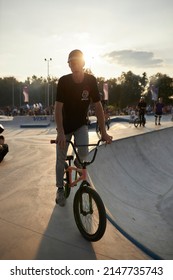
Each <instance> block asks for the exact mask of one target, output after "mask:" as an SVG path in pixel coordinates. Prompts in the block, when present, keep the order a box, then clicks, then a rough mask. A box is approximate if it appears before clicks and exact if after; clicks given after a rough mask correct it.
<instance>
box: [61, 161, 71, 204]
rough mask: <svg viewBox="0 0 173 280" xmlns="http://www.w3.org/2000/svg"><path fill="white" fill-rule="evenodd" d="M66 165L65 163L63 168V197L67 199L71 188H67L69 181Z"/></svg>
mask: <svg viewBox="0 0 173 280" xmlns="http://www.w3.org/2000/svg"><path fill="white" fill-rule="evenodd" d="M67 168H68V164H67V162H65V168H64V178H63V180H64V196H65V198H66V199H67V198H68V197H69V195H70V191H71V188H70V187H69V184H70V179H69V172H68V171H67Z"/></svg>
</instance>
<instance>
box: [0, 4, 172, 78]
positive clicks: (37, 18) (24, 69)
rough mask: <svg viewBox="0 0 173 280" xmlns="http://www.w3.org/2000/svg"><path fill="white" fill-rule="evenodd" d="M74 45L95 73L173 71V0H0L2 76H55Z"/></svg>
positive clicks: (106, 75) (64, 69) (107, 75)
mask: <svg viewBox="0 0 173 280" xmlns="http://www.w3.org/2000/svg"><path fill="white" fill-rule="evenodd" d="M73 49H80V50H82V51H83V53H84V55H85V61H86V65H85V67H86V68H91V71H92V72H93V74H94V75H95V76H96V77H104V78H105V79H110V78H117V77H119V76H121V74H122V72H128V71H129V70H130V71H132V72H133V73H134V74H137V75H142V73H144V72H146V73H147V75H148V77H150V76H151V75H155V74H156V73H158V72H160V73H162V74H167V75H169V76H170V77H173V1H172V0H145V1H144V0H121V1H120V0H106V1H104V0H85V1H84V0H76V1H75V0H63V1H58V0H49V1H47V0H30V1H25V0H0V77H9V76H14V77H15V78H16V79H17V80H19V81H24V80H26V79H27V77H32V76H33V75H36V76H37V77H47V75H48V74H49V75H50V77H57V78H59V77H60V76H62V75H65V74H68V73H70V69H69V67H68V63H67V58H68V54H69V52H70V51H72V50H73ZM45 58H46V59H47V61H45ZM50 58H51V59H52V60H50Z"/></svg>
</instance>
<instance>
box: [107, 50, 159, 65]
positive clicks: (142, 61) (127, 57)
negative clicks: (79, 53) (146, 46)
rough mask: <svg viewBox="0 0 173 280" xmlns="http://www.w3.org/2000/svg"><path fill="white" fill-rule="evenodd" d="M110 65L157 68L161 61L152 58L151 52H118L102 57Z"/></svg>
mask: <svg viewBox="0 0 173 280" xmlns="http://www.w3.org/2000/svg"><path fill="white" fill-rule="evenodd" d="M103 57H106V58H107V59H108V61H109V62H111V63H118V64H120V65H123V66H124V65H125V66H128V67H129V66H131V67H133V66H134V67H138V68H143V67H153V68H154V67H159V66H162V63H163V60H162V59H156V58H154V54H153V53H152V52H146V51H134V50H120V51H112V52H109V53H106V54H104V55H103Z"/></svg>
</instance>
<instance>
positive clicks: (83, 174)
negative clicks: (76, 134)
mask: <svg viewBox="0 0 173 280" xmlns="http://www.w3.org/2000/svg"><path fill="white" fill-rule="evenodd" d="M66 142H67V143H69V144H71V146H72V148H73V151H74V153H75V155H76V158H77V159H78V162H79V164H80V165H81V166H82V168H78V167H76V166H72V165H71V163H70V162H71V159H70V160H69V166H68V168H67V169H66V171H67V172H68V173H69V187H74V186H75V185H76V184H77V183H79V182H80V181H82V183H81V185H83V184H84V183H85V184H87V185H89V183H88V181H87V168H86V166H87V165H90V164H91V163H93V162H94V160H95V157H96V154H97V149H98V146H99V145H100V142H102V140H99V141H98V142H97V143H96V144H88V145H77V146H75V145H74V143H73V142H72V141H69V140H66ZM50 143H51V144H52V143H56V141H55V140H51V141H50ZM85 146H93V147H95V151H94V154H93V157H92V159H91V160H90V161H84V162H81V160H80V158H79V155H78V153H77V150H76V148H77V147H85ZM66 161H68V156H67V159H66ZM66 171H65V172H66ZM65 172H64V174H65ZM74 172H76V174H77V173H78V176H77V178H76V179H75V180H73V174H74Z"/></svg>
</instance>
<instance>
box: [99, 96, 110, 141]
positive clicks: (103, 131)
mask: <svg viewBox="0 0 173 280" xmlns="http://www.w3.org/2000/svg"><path fill="white" fill-rule="evenodd" d="M95 112H96V117H97V120H98V123H99V127H100V132H101V136H102V140H103V141H106V142H107V143H108V144H110V143H111V142H112V136H109V135H108V134H107V133H106V129H105V117H104V111H103V107H102V104H101V102H100V101H99V102H96V103H95Z"/></svg>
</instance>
